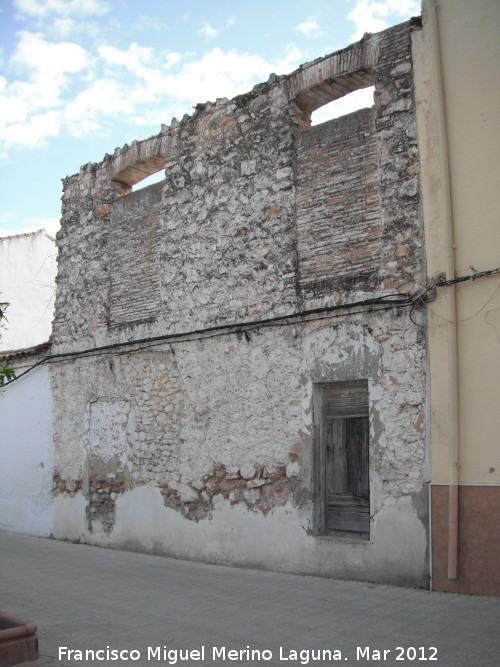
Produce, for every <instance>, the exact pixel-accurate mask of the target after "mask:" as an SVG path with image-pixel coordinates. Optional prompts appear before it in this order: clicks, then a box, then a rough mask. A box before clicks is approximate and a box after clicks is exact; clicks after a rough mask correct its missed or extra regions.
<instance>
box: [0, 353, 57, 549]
mask: <svg viewBox="0 0 500 667" xmlns="http://www.w3.org/2000/svg"><path fill="white" fill-rule="evenodd" d="M30 361H31V360H30ZM19 370H22V369H19ZM52 468H53V459H52V398H51V393H50V382H49V374H48V369H47V367H46V366H39V367H38V368H36V369H35V370H33V371H31V372H30V373H29V374H28V375H26V376H25V377H23V378H21V379H20V380H17V381H16V382H14V383H13V384H11V385H8V386H7V387H5V388H4V389H2V390H1V392H0V529H1V530H11V531H15V532H22V533H29V534H30V535H42V536H49V535H50V534H51V532H52V494H51V489H52Z"/></svg>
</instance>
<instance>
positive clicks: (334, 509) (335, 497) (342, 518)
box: [324, 385, 370, 532]
mask: <svg viewBox="0 0 500 667" xmlns="http://www.w3.org/2000/svg"><path fill="white" fill-rule="evenodd" d="M324 437H325V445H326V452H325V454H326V456H325V463H326V470H325V477H326V480H325V491H326V524H327V525H326V528H327V530H348V531H355V532H368V531H369V530H370V482H369V421H368V389H367V387H366V385H365V386H351V387H344V386H339V387H328V388H326V389H325V428H324Z"/></svg>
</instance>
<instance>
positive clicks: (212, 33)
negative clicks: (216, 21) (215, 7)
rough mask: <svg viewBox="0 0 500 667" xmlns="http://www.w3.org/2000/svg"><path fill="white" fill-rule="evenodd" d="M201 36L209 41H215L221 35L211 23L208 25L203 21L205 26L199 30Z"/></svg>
mask: <svg viewBox="0 0 500 667" xmlns="http://www.w3.org/2000/svg"><path fill="white" fill-rule="evenodd" d="M198 32H199V33H200V35H203V36H204V37H207V38H208V39H214V38H215V37H217V35H218V34H219V31H218V30H217V28H213V27H212V26H211V25H210V23H207V21H203V24H202V26H201V28H200V29H199V30H198Z"/></svg>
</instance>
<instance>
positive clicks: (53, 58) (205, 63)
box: [0, 32, 304, 157]
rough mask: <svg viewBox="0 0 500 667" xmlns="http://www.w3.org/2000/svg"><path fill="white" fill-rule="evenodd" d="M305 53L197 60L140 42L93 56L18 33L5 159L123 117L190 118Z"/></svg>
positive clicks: (0, 126) (7, 95) (3, 124)
mask: <svg viewBox="0 0 500 667" xmlns="http://www.w3.org/2000/svg"><path fill="white" fill-rule="evenodd" d="M303 56H304V54H303V52H301V51H300V50H299V49H297V48H296V47H294V46H293V45H289V46H288V47H287V49H286V51H285V53H284V54H283V56H282V58H281V59H280V60H279V61H274V62H269V61H267V60H266V59H264V58H262V57H261V56H259V55H257V54H248V53H240V52H238V51H236V50H231V51H227V52H225V51H223V50H222V49H220V48H213V49H212V50H211V51H209V52H207V53H205V54H203V55H202V56H201V57H200V56H198V57H197V56H196V54H193V53H189V54H183V55H181V54H180V53H175V52H170V53H165V52H163V53H158V52H156V51H155V50H154V49H152V48H149V47H143V46H140V45H139V44H137V43H132V44H131V45H130V46H129V47H128V48H127V49H119V48H116V47H115V46H111V45H109V44H104V45H101V46H100V47H99V48H98V49H97V52H96V53H95V54H92V53H89V52H87V51H85V50H84V49H83V48H81V47H80V46H78V45H77V44H74V43H70V42H48V41H46V40H45V39H43V38H42V37H41V35H40V34H39V33H29V32H23V33H19V42H18V45H17V48H16V51H15V53H14V55H13V56H12V57H11V59H10V67H11V69H12V68H15V69H17V70H18V72H19V76H18V78H17V79H16V80H14V81H12V82H10V83H9V82H8V81H7V79H6V78H2V77H0V141H1V140H3V152H2V153H1V155H0V157H6V155H5V151H6V150H8V149H10V148H12V147H29V146H31V147H37V146H40V145H43V144H44V143H45V142H46V140H47V139H48V138H50V137H53V136H57V135H64V133H65V132H66V133H69V134H70V135H71V136H73V137H77V138H82V137H85V136H88V135H89V134H91V133H101V132H103V131H104V130H105V128H106V125H107V124H108V122H109V121H110V120H114V119H117V118H119V120H120V122H125V123H127V122H128V123H129V124H132V125H146V124H152V123H154V124H156V125H159V124H160V123H161V122H165V123H168V122H169V121H170V120H171V118H172V117H173V116H174V115H175V116H177V117H180V116H182V115H184V113H192V107H193V105H194V104H195V103H197V102H204V101H205V100H209V99H210V100H214V99H216V98H217V97H233V96H234V95H237V94H240V93H244V92H246V91H248V90H250V89H251V88H252V86H253V85H254V84H255V83H257V82H259V81H265V80H266V79H267V78H268V76H269V74H270V73H271V72H273V71H274V72H276V73H277V74H283V73H286V72H289V71H291V70H293V69H294V68H295V67H297V66H298V64H299V63H300V62H301V61H302V60H303ZM131 74H132V76H131Z"/></svg>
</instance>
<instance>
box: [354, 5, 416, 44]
mask: <svg viewBox="0 0 500 667" xmlns="http://www.w3.org/2000/svg"><path fill="white" fill-rule="evenodd" d="M417 14H420V2H419V1H418V0H358V1H357V2H356V4H355V6H354V8H353V9H352V11H351V12H350V13H349V14H348V15H347V18H348V19H350V20H351V21H354V23H355V25H356V30H355V31H354V33H353V34H352V36H351V39H353V40H357V39H361V37H363V35H364V33H365V32H378V31H380V30H384V29H385V28H387V26H388V23H387V21H386V20H385V19H386V18H388V17H389V16H392V17H394V18H396V20H401V21H402V20H404V19H405V18H406V19H407V18H410V16H414V15H417Z"/></svg>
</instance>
